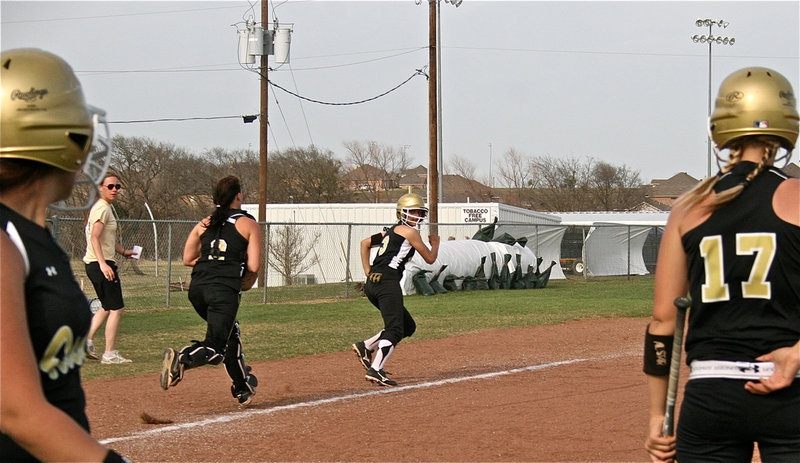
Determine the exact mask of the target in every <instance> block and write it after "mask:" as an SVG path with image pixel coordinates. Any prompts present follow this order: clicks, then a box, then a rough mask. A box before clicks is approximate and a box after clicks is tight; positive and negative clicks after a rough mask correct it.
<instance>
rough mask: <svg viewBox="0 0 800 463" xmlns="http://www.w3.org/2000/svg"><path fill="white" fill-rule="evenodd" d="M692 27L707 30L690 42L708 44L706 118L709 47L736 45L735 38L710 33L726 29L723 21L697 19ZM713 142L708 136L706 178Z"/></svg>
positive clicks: (726, 24)
mask: <svg viewBox="0 0 800 463" xmlns="http://www.w3.org/2000/svg"><path fill="white" fill-rule="evenodd" d="M694 25H695V26H697V27H707V28H708V35H706V34H695V35H693V36H692V37H691V39H692V42H694V43H707V44H708V117H711V45H713V44H717V45H733V44H734V43H736V38H735V37H723V36H720V35H714V34H713V32H712V28H713V27H714V26H717V27H721V28H723V29H725V28H727V27H728V26H729V25H730V23H729V22H728V21H725V20H724V19H719V20H713V19H710V18H705V19H697V20H696V21H695V22H694ZM712 143H713V141H712V140H711V136H710V135H709V137H708V139H707V140H706V144H707V145H708V171H707V176H708V177H710V176H711V144H712Z"/></svg>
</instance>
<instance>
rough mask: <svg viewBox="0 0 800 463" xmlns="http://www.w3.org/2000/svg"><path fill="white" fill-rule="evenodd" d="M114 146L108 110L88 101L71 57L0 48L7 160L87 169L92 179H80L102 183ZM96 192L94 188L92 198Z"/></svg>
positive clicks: (0, 119)
mask: <svg viewBox="0 0 800 463" xmlns="http://www.w3.org/2000/svg"><path fill="white" fill-rule="evenodd" d="M110 149H111V142H110V137H109V134H108V126H107V124H106V122H105V113H104V112H103V111H102V110H101V109H98V108H95V107H93V106H90V105H87V104H86V101H85V99H84V96H83V90H82V89H81V84H80V82H79V81H78V78H77V77H76V76H75V73H74V72H73V70H72V68H71V67H70V65H69V64H67V62H66V61H64V60H63V59H61V58H60V57H58V56H56V55H54V54H52V53H49V52H46V51H44V50H40V49H37V48H19V49H14V50H8V51H4V52H2V53H0V158H1V159H24V160H28V161H34V162H40V163H44V164H47V165H50V166H54V167H56V168H58V169H61V170H65V171H68V172H76V171H79V170H81V169H82V170H83V173H84V174H85V177H86V178H85V179H83V178H81V179H79V180H77V181H76V184H81V183H86V184H91V185H97V184H99V183H100V182H102V180H103V177H104V175H105V172H106V169H107V168H108V164H109V162H110V159H111V158H110V156H109V153H110ZM92 189H96V188H92ZM90 190H91V189H90ZM94 194H95V193H94V192H91V191H90V193H89V197H88V198H87V202H88V203H91V202H93V200H94ZM63 204H66V203H63ZM85 206H86V205H83V206H79V207H74V208H73V207H61V208H62V209H82V208H84V207H85ZM54 207H57V206H54Z"/></svg>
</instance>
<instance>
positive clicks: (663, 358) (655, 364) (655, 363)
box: [642, 325, 674, 376]
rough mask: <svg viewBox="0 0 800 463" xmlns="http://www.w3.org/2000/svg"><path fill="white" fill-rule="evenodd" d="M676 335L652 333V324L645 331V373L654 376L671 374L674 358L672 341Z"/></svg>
mask: <svg viewBox="0 0 800 463" xmlns="http://www.w3.org/2000/svg"><path fill="white" fill-rule="evenodd" d="M673 339H674V337H673V336H672V335H669V336H660V335H655V334H650V325H647V328H646V329H645V332H644V368H643V369H642V371H644V372H645V374H648V375H653V376H667V375H669V366H670V362H671V360H672V343H673Z"/></svg>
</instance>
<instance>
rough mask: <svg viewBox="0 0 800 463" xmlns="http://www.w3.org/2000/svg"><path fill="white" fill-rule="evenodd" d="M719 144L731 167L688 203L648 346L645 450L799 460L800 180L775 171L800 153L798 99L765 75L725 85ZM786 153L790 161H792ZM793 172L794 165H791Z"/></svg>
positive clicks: (671, 238) (670, 233)
mask: <svg viewBox="0 0 800 463" xmlns="http://www.w3.org/2000/svg"><path fill="white" fill-rule="evenodd" d="M709 124H710V126H709V129H710V133H711V137H712V139H713V141H714V143H715V145H716V147H717V149H719V150H725V149H726V150H728V160H727V163H726V165H725V166H724V167H722V168H721V171H720V173H719V174H718V175H717V176H714V177H710V178H708V179H706V180H704V181H703V182H701V183H700V184H699V185H698V186H697V187H696V188H694V189H693V190H691V191H689V192H687V193H686V194H685V195H684V196H683V197H682V198H680V199H679V200H678V202H677V203H676V204H675V206H674V207H673V209H672V212H671V213H670V216H669V220H668V221H667V226H666V229H665V231H664V236H663V238H662V241H661V249H660V251H659V256H658V267H657V270H656V282H655V297H654V306H653V319H652V321H651V323H650V325H649V327H648V330H647V332H646V336H645V348H644V371H645V373H646V374H647V375H648V384H649V388H650V425H649V429H648V437H647V440H646V443H645V448H646V449H647V451H648V452H649V453H650V457H651V460H652V461H654V462H671V461H675V460H677V461H680V462H681V463H691V462H725V463H736V462H750V461H751V459H752V457H753V451H754V450H753V449H754V444H757V445H758V450H759V454H760V456H761V461H763V462H765V463H771V462H787V463H788V462H798V461H800V375H799V374H798V370H800V180H798V179H795V178H789V177H787V175H786V174H784V173H783V172H782V171H781V170H779V169H777V168H775V167H773V163H774V162H775V160H776V157H778V156H779V155H782V154H786V157H787V158H788V157H790V155H791V151H792V149H793V148H794V146H795V143H796V142H797V135H798V113H797V106H796V100H795V95H794V92H793V91H792V87H791V85H790V84H789V81H788V80H786V78H784V77H783V76H782V75H781V74H779V73H777V72H775V71H773V70H770V69H766V68H756V67H754V68H746V69H742V70H739V71H736V72H734V73H733V74H731V75H730V76H728V77H727V78H726V79H725V80H724V81H723V82H722V84H721V86H720V90H719V95H718V97H717V99H716V107H715V109H714V112H713V114H712V115H711V118H710V122H709ZM784 150H785V153H784ZM787 162H788V161H787ZM687 293H688V294H689V295H690V297H691V301H692V302H691V308H690V311H689V321H688V332H687V336H686V347H685V350H686V361H687V363H688V364H689V366H690V368H691V373H690V375H689V380H688V383H687V385H686V390H685V392H684V398H683V402H682V404H681V408H680V419H679V421H678V426H677V433H676V434H677V436H667V437H662V436H661V426H662V423H663V422H664V413H665V397H666V389H667V375H668V372H669V364H670V360H671V359H670V355H669V354H670V353H671V351H672V348H671V344H672V333H673V331H674V329H675V320H676V308H675V307H674V306H673V300H675V298H677V297H679V296H685V295H686V294H687Z"/></svg>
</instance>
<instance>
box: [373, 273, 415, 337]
mask: <svg viewBox="0 0 800 463" xmlns="http://www.w3.org/2000/svg"><path fill="white" fill-rule="evenodd" d="M364 294H366V296H367V299H369V301H370V302H371V303H372V305H374V306H375V307H377V308H378V310H380V311H381V316H382V317H383V334H382V335H381V338H382V339H387V340H389V341H390V342H391V343H392V344H394V345H397V344H398V343H399V342H400V340H401V339H403V338H407V337H409V336H411V335H412V334H414V331H416V329H417V324H416V322H415V321H414V318H413V317H412V316H411V314H410V313H409V312H408V310H406V308H405V306H404V305H403V290H402V289H400V282H399V281H397V280H386V279H379V280H378V282H374V281H373V280H370V279H367V284H366V285H365V286H364Z"/></svg>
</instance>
